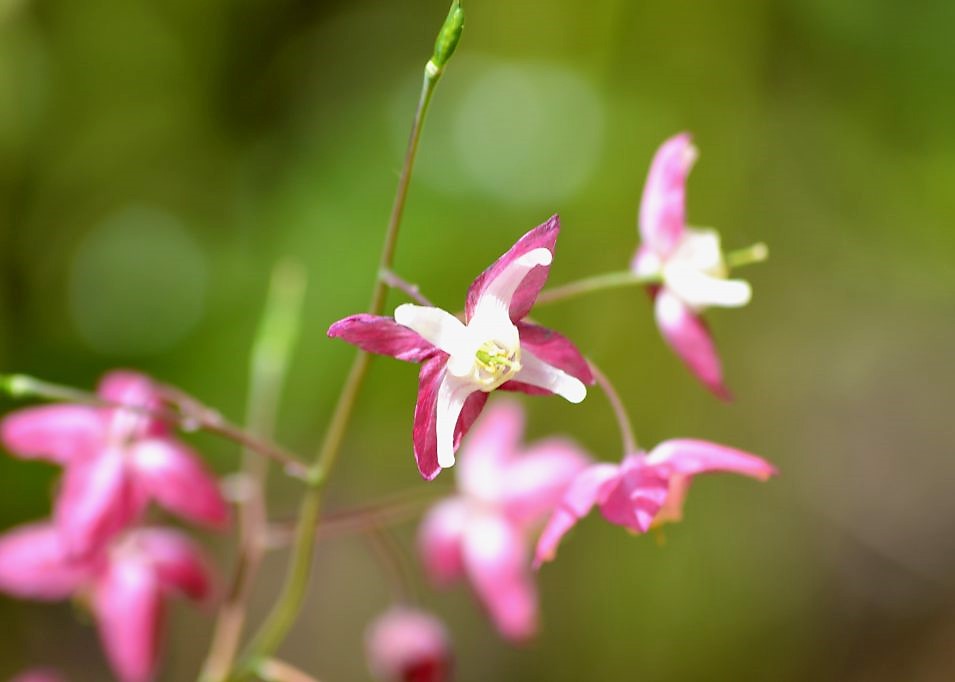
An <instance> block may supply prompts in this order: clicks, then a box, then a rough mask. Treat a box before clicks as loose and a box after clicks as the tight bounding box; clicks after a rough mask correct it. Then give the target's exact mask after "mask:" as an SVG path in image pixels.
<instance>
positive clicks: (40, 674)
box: [10, 668, 66, 682]
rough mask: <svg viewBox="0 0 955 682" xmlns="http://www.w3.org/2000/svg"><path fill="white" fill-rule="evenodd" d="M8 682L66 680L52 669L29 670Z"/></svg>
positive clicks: (64, 681)
mask: <svg viewBox="0 0 955 682" xmlns="http://www.w3.org/2000/svg"><path fill="white" fill-rule="evenodd" d="M10 682H66V678H65V677H63V676H62V675H60V673H58V672H57V671H56V670H53V669H52V668H31V669H30V670H24V671H23V672H22V673H20V674H19V675H17V676H15V677H13V678H12V679H11V680H10Z"/></svg>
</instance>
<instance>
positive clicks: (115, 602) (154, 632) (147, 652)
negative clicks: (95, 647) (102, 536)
mask: <svg viewBox="0 0 955 682" xmlns="http://www.w3.org/2000/svg"><path fill="white" fill-rule="evenodd" d="M93 610H94V612H95V614H96V620H97V624H98V626H99V633H100V639H101V640H102V643H103V649H104V650H105V652H106V657H107V658H108V659H109V662H110V666H111V667H112V668H113V672H115V673H116V676H117V677H118V678H119V679H120V680H121V681H122V682H148V681H149V680H151V679H152V677H153V671H154V670H155V667H156V662H157V658H158V653H159V637H160V633H161V628H162V619H163V604H162V592H161V589H160V585H159V582H158V580H157V578H156V575H155V573H154V571H153V569H152V567H151V566H149V564H148V563H147V562H145V561H143V560H142V559H141V558H139V557H130V558H122V559H119V560H117V561H114V562H113V563H112V564H111V565H110V566H109V568H108V569H107V570H106V572H105V573H104V574H103V575H102V576H101V578H100V580H99V581H98V583H97V585H96V589H95V591H94V594H93Z"/></svg>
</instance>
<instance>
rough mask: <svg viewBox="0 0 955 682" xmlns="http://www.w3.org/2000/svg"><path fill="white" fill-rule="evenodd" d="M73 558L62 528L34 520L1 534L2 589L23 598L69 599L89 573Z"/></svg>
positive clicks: (0, 565) (0, 581) (88, 568)
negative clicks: (69, 553) (65, 543)
mask: <svg viewBox="0 0 955 682" xmlns="http://www.w3.org/2000/svg"><path fill="white" fill-rule="evenodd" d="M90 571H91V566H90V564H89V563H87V562H79V561H74V560H72V559H71V558H70V557H69V555H68V554H67V552H66V548H65V547H64V545H63V538H62V536H61V534H60V532H59V530H58V529H57V528H56V527H55V526H54V525H53V524H50V523H33V524H29V525H26V526H21V527H19V528H15V529H14V530H11V531H9V532H7V533H5V534H4V535H2V536H0V591H3V592H6V593H7V594H12V595H14V596H17V597H21V598H24V599H43V600H46V599H53V600H56V599H66V598H67V597H69V596H70V595H71V594H72V593H73V592H74V591H75V590H76V589H77V588H78V587H79V586H80V585H81V584H82V583H83V582H84V581H85V580H86V579H87V578H88V577H89V575H90Z"/></svg>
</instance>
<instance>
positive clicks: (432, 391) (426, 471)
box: [412, 352, 487, 481]
mask: <svg viewBox="0 0 955 682" xmlns="http://www.w3.org/2000/svg"><path fill="white" fill-rule="evenodd" d="M447 363H448V356H447V354H445V353H441V352H438V354H437V355H435V356H434V357H432V358H431V359H429V360H427V361H425V362H424V363H423V364H422V365H421V371H420V373H419V374H418V399H417V401H416V403H415V410H414V430H413V433H412V439H413V440H414V453H415V461H416V462H417V464H418V471H419V472H421V475H422V476H423V477H424V478H425V480H428V481H430V480H433V479H434V477H435V476H437V475H438V474H439V473H440V472H441V467H440V466H438V438H437V418H438V411H437V402H438V387H439V386H440V385H441V379H442V378H443V377H444V368H445V365H447ZM486 402H487V393H484V392H483V391H475V392H474V393H472V394H471V395H470V396H468V398H467V400H466V401H465V403H464V407H463V408H462V410H461V414H460V416H459V417H458V423H457V425H456V426H455V428H454V447H455V449H457V447H458V445H459V444H460V442H461V438H463V437H464V434H466V433H467V432H468V430H469V429H470V428H471V425H472V424H473V423H474V420H475V419H477V418H478V415H479V414H481V410H483V409H484V403H486Z"/></svg>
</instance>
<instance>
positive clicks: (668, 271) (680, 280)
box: [630, 133, 752, 399]
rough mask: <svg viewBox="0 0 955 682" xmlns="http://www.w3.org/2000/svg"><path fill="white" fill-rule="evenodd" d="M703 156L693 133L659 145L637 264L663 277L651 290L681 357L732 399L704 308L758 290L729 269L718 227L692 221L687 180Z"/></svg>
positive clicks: (637, 269)
mask: <svg viewBox="0 0 955 682" xmlns="http://www.w3.org/2000/svg"><path fill="white" fill-rule="evenodd" d="M696 157H697V151H696V148H695V147H694V146H693V145H692V143H691V140H690V136H689V135H688V134H686V133H683V134H680V135H676V136H675V137H672V138H670V139H669V140H667V141H666V142H664V143H663V145H662V146H661V147H660V149H659V150H658V151H657V153H656V156H654V158H653V163H652V164H651V166H650V172H649V174H648V175H647V184H646V185H645V186H644V189H643V200H642V202H641V204H640V220H639V222H640V237H641V244H640V247H639V248H638V249H637V252H636V255H635V256H634V258H633V261H632V263H631V266H630V267H631V269H632V270H633V271H634V273H636V274H637V275H640V276H646V277H661V278H662V280H663V284H662V285H654V286H652V287H650V290H651V292H652V294H653V297H654V305H655V312H656V318H657V326H658V327H659V328H660V332H661V333H662V334H663V337H664V339H666V341H667V343H668V344H669V345H670V347H671V348H673V350H674V351H675V352H676V354H677V355H678V356H679V357H680V359H681V360H683V362H684V363H685V364H686V365H687V367H689V368H690V371H692V372H693V374H695V375H696V376H697V378H699V380H700V381H702V382H703V384H704V385H706V387H707V388H709V389H710V390H711V391H712V392H713V393H715V394H716V395H717V396H719V397H721V398H724V399H728V398H729V392H728V391H727V389H726V386H725V385H724V383H723V369H722V365H721V363H720V358H719V355H718V354H717V352H716V346H715V345H714V343H713V339H712V337H711V335H710V332H709V330H708V329H707V327H706V324H705V322H704V321H703V319H702V317H700V313H701V312H702V311H703V310H704V309H706V308H707V307H710V306H722V307H738V306H743V305H746V304H747V303H748V302H749V300H750V298H751V296H752V290H751V289H750V286H749V284H748V283H747V282H745V281H743V280H730V279H727V276H728V274H729V270H728V268H727V266H726V263H725V261H724V258H723V252H722V250H721V249H720V237H719V234H718V233H717V232H716V231H715V230H709V229H707V230H701V229H692V228H690V227H687V225H686V215H685V210H686V203H685V193H686V179H687V176H688V175H689V173H690V169H691V168H692V166H693V163H694V161H695V160H696Z"/></svg>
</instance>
